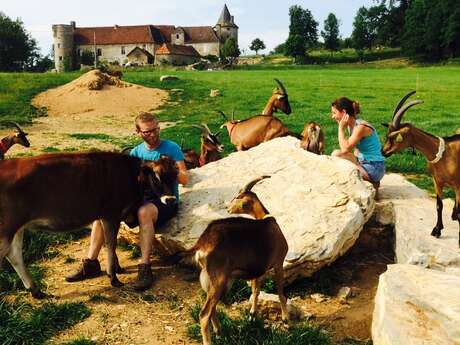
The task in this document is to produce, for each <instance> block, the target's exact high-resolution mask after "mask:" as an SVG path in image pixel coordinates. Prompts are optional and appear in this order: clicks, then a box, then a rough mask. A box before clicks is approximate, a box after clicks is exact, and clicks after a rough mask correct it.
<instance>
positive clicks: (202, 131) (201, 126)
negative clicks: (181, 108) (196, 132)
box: [190, 125, 207, 135]
mask: <svg viewBox="0 0 460 345" xmlns="http://www.w3.org/2000/svg"><path fill="white" fill-rule="evenodd" d="M190 126H191V127H195V128H199V129H200V131H201V135H207V132H206V128H204V127H203V125H190Z"/></svg>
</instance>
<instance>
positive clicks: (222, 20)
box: [214, 5, 238, 44]
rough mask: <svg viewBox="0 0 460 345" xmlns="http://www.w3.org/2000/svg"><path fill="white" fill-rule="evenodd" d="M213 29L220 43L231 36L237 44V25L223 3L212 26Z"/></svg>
mask: <svg viewBox="0 0 460 345" xmlns="http://www.w3.org/2000/svg"><path fill="white" fill-rule="evenodd" d="M214 31H215V32H216V35H217V37H219V40H220V41H221V43H224V42H225V40H226V39H227V38H229V37H232V38H234V39H235V41H236V43H237V44H238V26H237V25H236V24H235V21H234V19H233V16H232V15H230V12H229V11H228V8H227V5H224V8H223V9H222V13H221V14H220V17H219V20H218V21H217V24H216V26H214Z"/></svg>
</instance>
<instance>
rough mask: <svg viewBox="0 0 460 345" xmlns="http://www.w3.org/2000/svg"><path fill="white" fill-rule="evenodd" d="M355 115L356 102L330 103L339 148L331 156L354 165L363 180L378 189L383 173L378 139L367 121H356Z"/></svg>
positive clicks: (346, 99) (383, 167)
mask: <svg viewBox="0 0 460 345" xmlns="http://www.w3.org/2000/svg"><path fill="white" fill-rule="evenodd" d="M358 114H359V103H358V102H356V101H352V100H350V99H348V98H346V97H341V98H338V99H336V100H335V101H334V102H332V104H331V116H332V118H333V119H334V120H335V121H337V123H338V125H339V132H338V135H339V145H340V150H335V151H333V152H332V155H333V156H337V157H341V158H344V159H347V160H349V161H350V162H352V163H354V164H356V166H357V167H358V169H359V171H361V174H362V176H363V178H364V179H365V180H366V181H369V182H372V183H373V184H374V185H376V186H378V185H379V181H380V180H381V179H382V177H383V175H384V174H385V163H384V161H385V158H384V157H383V156H382V153H381V146H380V140H379V136H378V135H377V131H376V130H375V128H374V127H372V126H371V125H370V124H369V123H368V122H366V121H364V120H362V119H359V118H357V115H358ZM346 129H348V137H347V134H346V133H345V130H346ZM353 149H354V151H355V152H354V153H355V154H353V153H352V151H353Z"/></svg>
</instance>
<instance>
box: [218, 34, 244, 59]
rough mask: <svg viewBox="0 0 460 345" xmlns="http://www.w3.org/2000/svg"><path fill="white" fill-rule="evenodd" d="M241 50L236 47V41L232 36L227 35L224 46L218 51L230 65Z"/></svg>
mask: <svg viewBox="0 0 460 345" xmlns="http://www.w3.org/2000/svg"><path fill="white" fill-rule="evenodd" d="M240 54H241V52H240V49H239V48H238V43H236V40H235V39H234V38H233V37H229V38H227V39H226V40H225V43H224V46H223V47H222V49H221V51H220V56H221V57H222V58H223V59H226V60H228V62H229V63H230V65H232V64H233V62H234V61H235V60H236V58H238V56H240Z"/></svg>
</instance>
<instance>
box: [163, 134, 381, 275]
mask: <svg viewBox="0 0 460 345" xmlns="http://www.w3.org/2000/svg"><path fill="white" fill-rule="evenodd" d="M261 175H271V178H269V179H265V180H263V181H262V182H260V183H259V184H257V185H256V186H255V187H254V188H253V191H254V192H256V193H257V195H258V196H259V198H260V200H261V201H262V203H263V204H264V205H265V207H266V208H267V209H268V210H269V211H270V213H271V214H272V215H274V216H275V218H276V220H277V222H278V224H279V225H280V227H281V230H282V231H283V233H284V235H285V237H286V240H287V242H288V244H289V252H288V254H287V257H286V260H285V264H284V266H285V276H286V281H287V282H290V281H293V280H294V279H296V278H298V277H302V276H310V275H311V274H313V273H314V272H315V271H317V270H319V269H320V268H321V267H323V266H324V265H327V264H329V263H331V262H333V261H335V260H336V259H337V258H338V257H340V256H341V255H343V254H344V253H345V252H346V251H347V250H348V249H349V248H350V247H351V246H352V245H353V244H354V243H355V241H356V239H357V238H358V236H359V233H360V231H361V230H362V228H363V225H364V223H365V222H366V221H367V220H368V219H369V218H370V216H371V215H372V213H373V210H374V205H375V202H374V193H375V191H374V189H373V187H372V186H371V185H370V184H369V183H366V182H364V181H363V180H362V179H361V177H360V175H359V173H358V170H357V169H356V168H355V167H354V165H353V164H351V163H349V162H347V161H345V160H342V159H338V158H331V157H329V156H318V155H315V154H312V153H310V152H307V151H304V150H302V149H300V148H299V141H298V140H297V139H295V138H293V137H286V138H278V139H274V140H271V141H269V142H266V143H263V144H261V145H259V146H256V147H254V148H252V149H250V150H248V151H243V152H235V153H232V154H230V155H229V156H227V157H226V158H224V159H221V160H219V161H217V162H213V163H210V164H207V165H205V166H203V167H201V168H197V169H193V170H191V171H190V172H189V181H190V182H189V185H188V186H187V187H186V188H182V189H181V191H180V193H181V194H180V198H181V204H180V211H179V214H178V216H177V217H176V218H174V219H173V220H171V221H170V222H169V223H168V224H167V225H166V226H165V228H163V229H162V231H161V232H162V233H161V234H159V235H157V241H158V243H159V245H160V249H163V251H165V252H166V253H169V254H172V253H175V252H177V251H178V250H181V249H188V248H191V247H192V246H193V245H194V244H195V242H196V241H197V239H198V238H199V236H200V235H201V233H202V232H203V231H204V230H205V229H206V227H207V225H208V224H209V223H210V222H211V221H212V220H215V219H220V218H226V217H230V216H232V215H229V214H228V213H227V210H226V208H227V206H228V204H229V202H230V201H231V200H232V199H233V198H234V197H235V196H236V194H237V192H238V191H239V189H240V188H242V187H243V186H244V185H245V184H246V183H247V182H249V181H250V180H252V179H254V178H256V177H258V176H261ZM157 248H158V247H157ZM242 255H244V254H242Z"/></svg>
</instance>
